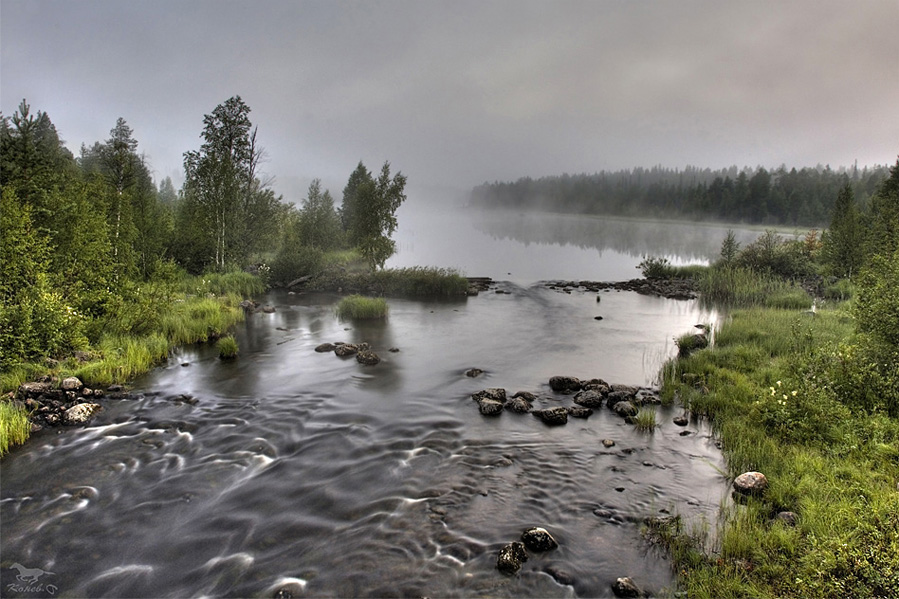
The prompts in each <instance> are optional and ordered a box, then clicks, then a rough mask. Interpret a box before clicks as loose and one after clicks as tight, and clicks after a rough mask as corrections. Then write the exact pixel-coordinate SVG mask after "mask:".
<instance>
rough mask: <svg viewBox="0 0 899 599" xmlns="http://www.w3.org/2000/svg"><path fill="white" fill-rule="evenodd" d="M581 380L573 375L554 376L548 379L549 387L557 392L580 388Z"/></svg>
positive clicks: (572, 390) (568, 391)
mask: <svg viewBox="0 0 899 599" xmlns="http://www.w3.org/2000/svg"><path fill="white" fill-rule="evenodd" d="M581 386H582V385H581V381H580V379H577V378H575V377H573V376H554V377H551V378H550V379H549V388H550V389H552V390H553V391H556V392H558V393H573V392H574V391H580V390H581Z"/></svg>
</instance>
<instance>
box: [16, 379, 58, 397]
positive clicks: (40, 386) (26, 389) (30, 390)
mask: <svg viewBox="0 0 899 599" xmlns="http://www.w3.org/2000/svg"><path fill="white" fill-rule="evenodd" d="M49 390H50V383H38V382H32V383H22V384H21V385H19V395H20V396H23V397H37V396H38V395H40V394H41V393H46V392H47V391H49Z"/></svg>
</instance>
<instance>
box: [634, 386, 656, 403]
mask: <svg viewBox="0 0 899 599" xmlns="http://www.w3.org/2000/svg"><path fill="white" fill-rule="evenodd" d="M634 401H635V402H636V403H637V405H640V406H642V405H658V404H660V403H662V398H661V397H659V392H658V390H657V389H649V388H647V387H644V388H642V389H640V390H638V391H637V393H636V395H634Z"/></svg>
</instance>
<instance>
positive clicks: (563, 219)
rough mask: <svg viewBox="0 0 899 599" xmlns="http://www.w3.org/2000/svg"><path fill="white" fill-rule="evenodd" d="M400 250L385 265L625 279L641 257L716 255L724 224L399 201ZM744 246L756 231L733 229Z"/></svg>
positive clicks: (683, 259)
mask: <svg viewBox="0 0 899 599" xmlns="http://www.w3.org/2000/svg"><path fill="white" fill-rule="evenodd" d="M399 223H400V225H399V229H398V231H397V235H396V241H397V247H398V253H397V255H396V256H394V257H393V258H391V259H390V261H389V262H388V266H394V267H402V266H413V265H416V264H418V265H429V266H441V267H450V268H456V269H457V270H460V271H462V272H463V273H464V274H466V275H467V276H489V277H493V278H495V279H500V280H512V281H515V282H517V283H521V284H530V283H533V282H535V281H539V280H549V279H579V280H597V281H618V280H628V279H633V278H636V277H639V276H640V272H639V270H637V269H636V267H637V265H638V264H639V263H640V262H641V261H642V259H643V257H645V256H659V257H662V256H664V257H667V258H668V259H669V260H671V262H672V263H674V264H704V263H708V262H709V261H710V260H714V259H715V258H716V257H717V256H718V254H719V252H720V250H721V242H722V241H723V240H724V238H725V236H726V235H727V231H728V227H727V226H723V225H713V224H699V223H697V224H691V223H670V222H663V221H651V220H635V219H623V218H614V217H600V216H585V215H568V214H549V213H545V212H520V211H507V210H477V209H468V208H465V209H462V208H455V209H450V208H439V207H438V208H433V207H422V206H416V205H414V204H410V205H406V206H403V207H402V208H401V209H400V214H399ZM734 233H735V235H736V238H737V241H738V242H739V243H740V244H741V245H746V244H748V243H750V242H752V241H754V240H755V239H756V238H757V237H758V235H759V231H757V230H751V229H740V228H737V229H734Z"/></svg>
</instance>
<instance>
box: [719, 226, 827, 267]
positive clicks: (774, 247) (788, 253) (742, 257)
mask: <svg viewBox="0 0 899 599" xmlns="http://www.w3.org/2000/svg"><path fill="white" fill-rule="evenodd" d="M734 264H735V266H736V267H738V268H745V269H750V270H754V271H756V272H760V273H770V274H772V275H775V276H778V277H782V278H797V277H798V278H801V277H806V276H809V275H811V274H813V273H814V267H813V265H812V262H811V259H810V257H809V256H808V254H807V253H806V251H805V244H804V242H801V241H787V240H785V239H784V238H782V237H781V236H780V235H778V234H777V233H776V232H775V231H771V230H768V231H765V233H764V235H761V236H760V237H759V238H758V239H756V240H755V241H754V242H752V243H750V244H749V245H747V246H746V247H745V248H743V250H742V251H741V252H740V253H739V254H737V257H736V259H735V260H734Z"/></svg>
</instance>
